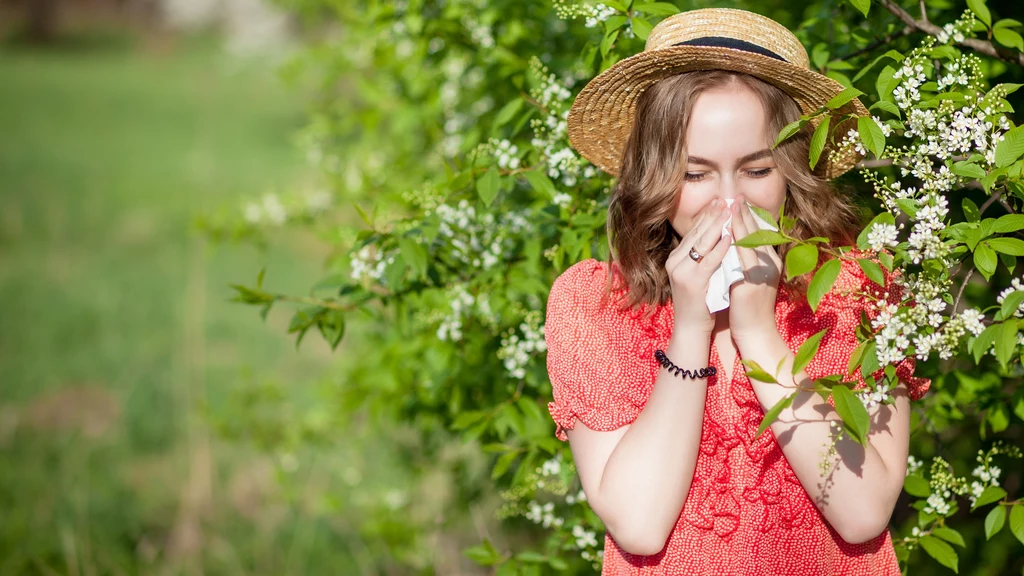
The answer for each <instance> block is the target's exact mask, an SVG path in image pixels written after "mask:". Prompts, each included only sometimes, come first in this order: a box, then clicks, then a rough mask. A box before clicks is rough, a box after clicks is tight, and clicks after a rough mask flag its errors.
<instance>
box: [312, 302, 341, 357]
mask: <svg viewBox="0 0 1024 576" xmlns="http://www.w3.org/2000/svg"><path fill="white" fill-rule="evenodd" d="M317 328H319V329H320V335H321V336H323V337H324V341H325V342H327V343H328V344H329V345H330V346H331V350H337V349H338V344H340V343H341V339H342V338H343V337H344V336H345V314H344V313H343V312H342V311H341V310H330V311H326V312H325V313H324V314H322V315H321V316H320V320H319V322H317Z"/></svg>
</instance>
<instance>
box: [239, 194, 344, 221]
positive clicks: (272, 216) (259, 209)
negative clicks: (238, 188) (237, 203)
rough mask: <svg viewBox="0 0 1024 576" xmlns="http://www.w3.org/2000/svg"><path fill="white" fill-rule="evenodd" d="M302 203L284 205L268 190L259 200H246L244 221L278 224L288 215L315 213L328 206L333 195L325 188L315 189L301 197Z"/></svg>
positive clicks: (286, 219) (243, 212)
mask: <svg viewBox="0 0 1024 576" xmlns="http://www.w3.org/2000/svg"><path fill="white" fill-rule="evenodd" d="M301 202H302V204H301V205H300V206H297V207H292V208H291V213H289V207H287V206H285V204H284V203H283V202H281V199H280V198H279V197H278V196H277V194H274V193H273V192H269V193H267V194H264V195H263V198H261V199H260V201H259V202H247V203H246V204H245V206H244V208H243V209H242V215H243V217H244V218H245V221H246V222H247V223H249V224H251V225H254V226H255V225H259V224H271V225H274V226H280V225H281V224H284V223H285V222H287V221H288V217H289V216H298V215H300V214H302V213H305V214H309V215H315V214H318V213H320V212H323V211H324V210H326V209H327V208H330V206H331V204H333V202H334V197H333V196H332V195H331V193H330V192H328V191H327V190H315V191H313V192H310V193H308V194H306V195H305V196H304V197H303V198H302V199H301Z"/></svg>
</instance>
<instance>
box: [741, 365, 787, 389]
mask: <svg viewBox="0 0 1024 576" xmlns="http://www.w3.org/2000/svg"><path fill="white" fill-rule="evenodd" d="M740 363H741V364H743V366H744V367H745V368H746V369H747V372H746V374H747V377H748V378H751V379H753V380H757V381H758V382H767V383H769V384H777V383H778V381H777V380H776V379H775V377H774V376H772V375H771V374H769V373H768V371H767V370H765V369H764V368H761V365H760V364H758V363H757V362H755V361H754V360H741V361H740Z"/></svg>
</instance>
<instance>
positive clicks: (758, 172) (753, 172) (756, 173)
mask: <svg viewBox="0 0 1024 576" xmlns="http://www.w3.org/2000/svg"><path fill="white" fill-rule="evenodd" d="M772 170H774V168H762V169H760V170H747V173H748V174H750V175H751V176H753V177H754V178H764V177H765V176H767V175H769V174H771V173H772Z"/></svg>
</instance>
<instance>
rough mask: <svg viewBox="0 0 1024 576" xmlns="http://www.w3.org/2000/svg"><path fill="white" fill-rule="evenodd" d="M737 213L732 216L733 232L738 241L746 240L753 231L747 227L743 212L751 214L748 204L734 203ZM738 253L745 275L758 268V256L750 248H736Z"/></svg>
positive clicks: (738, 201)
mask: <svg viewBox="0 0 1024 576" xmlns="http://www.w3.org/2000/svg"><path fill="white" fill-rule="evenodd" d="M733 206H734V207H735V210H736V212H735V213H734V214H733V216H732V231H733V234H734V235H735V236H736V239H737V240H742V239H743V238H746V237H747V235H749V234H750V233H751V231H752V230H751V229H750V228H749V227H748V226H747V222H746V220H745V219H744V218H743V212H750V209H749V208H747V207H746V202H743V201H742V200H739V199H738V200H737V201H736V202H734V203H733ZM736 251H737V253H738V254H739V256H740V263H741V264H742V265H743V271H744V273H746V272H748V271H750V270H752V269H753V268H754V266H757V254H755V253H754V251H753V250H752V249H750V248H742V247H740V246H737V247H736Z"/></svg>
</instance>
